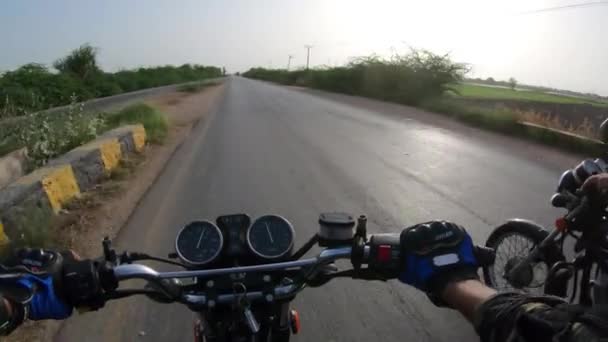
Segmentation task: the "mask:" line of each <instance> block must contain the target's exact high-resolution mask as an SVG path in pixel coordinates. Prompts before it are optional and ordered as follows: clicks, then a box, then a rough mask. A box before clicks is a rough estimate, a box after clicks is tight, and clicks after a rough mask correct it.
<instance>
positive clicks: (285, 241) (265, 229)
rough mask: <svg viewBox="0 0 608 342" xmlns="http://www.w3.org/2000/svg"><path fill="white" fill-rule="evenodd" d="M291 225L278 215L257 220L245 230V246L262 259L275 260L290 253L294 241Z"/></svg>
mask: <svg viewBox="0 0 608 342" xmlns="http://www.w3.org/2000/svg"><path fill="white" fill-rule="evenodd" d="M294 236H295V233H294V230H293V227H292V226H291V223H289V221H287V220H286V219H284V218H282V217H281V216H278V215H266V216H262V217H260V218H258V219H257V220H255V222H253V224H252V225H251V227H249V230H247V244H248V245H249V248H250V249H251V251H252V252H253V253H255V254H256V255H257V256H259V257H262V258H264V259H277V258H281V257H283V256H285V255H286V254H287V253H289V252H290V251H291V248H292V247H293V240H294Z"/></svg>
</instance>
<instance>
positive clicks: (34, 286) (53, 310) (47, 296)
mask: <svg viewBox="0 0 608 342" xmlns="http://www.w3.org/2000/svg"><path fill="white" fill-rule="evenodd" d="M76 259H78V256H77V255H76V254H74V253H73V252H67V253H61V254H60V253H57V252H53V251H45V250H40V249H23V250H20V251H18V252H17V253H16V262H17V263H18V264H20V265H23V266H25V267H26V268H28V269H29V270H30V271H31V272H32V273H34V274H27V275H24V276H23V277H22V278H20V279H19V280H18V281H17V283H18V284H19V285H21V286H23V287H25V288H26V289H28V290H29V291H30V293H31V294H32V297H31V299H30V300H29V301H28V302H26V303H23V305H24V306H25V307H26V308H27V317H28V318H29V319H31V320H42V319H65V318H68V317H69V316H70V315H71V314H72V306H71V305H69V304H67V302H66V300H65V299H64V298H63V296H62V294H61V293H60V292H61V289H60V286H59V285H60V284H59V283H60V282H61V278H62V269H63V267H64V266H65V264H66V263H69V262H73V261H75V260H76Z"/></svg>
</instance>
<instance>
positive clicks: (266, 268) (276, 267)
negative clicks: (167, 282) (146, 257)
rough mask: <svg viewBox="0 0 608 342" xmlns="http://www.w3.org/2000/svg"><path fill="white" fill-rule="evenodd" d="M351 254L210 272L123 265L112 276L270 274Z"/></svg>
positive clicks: (327, 253) (331, 252) (345, 250)
mask: <svg viewBox="0 0 608 342" xmlns="http://www.w3.org/2000/svg"><path fill="white" fill-rule="evenodd" d="M351 252H352V248H351V247H340V248H331V249H326V250H323V251H322V252H321V253H320V254H319V255H318V256H317V257H315V258H309V259H303V260H295V261H285V262H277V263H272V264H265V265H253V266H239V267H230V268H217V269H212V270H194V271H173V272H157V271H155V270H154V269H153V268H151V267H148V266H146V265H142V264H123V265H118V266H116V267H114V276H115V277H116V279H117V280H118V281H121V280H127V279H144V280H148V281H154V280H160V279H174V278H194V277H196V278H202V279H204V278H209V277H217V276H221V275H228V274H236V273H251V272H272V271H280V270H287V269H296V268H303V267H308V266H318V265H323V264H325V263H331V262H333V261H336V260H338V259H349V258H350V255H351Z"/></svg>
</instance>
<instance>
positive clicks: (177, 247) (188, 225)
mask: <svg viewBox="0 0 608 342" xmlns="http://www.w3.org/2000/svg"><path fill="white" fill-rule="evenodd" d="M201 223H204V224H209V225H211V226H212V227H213V228H215V230H216V231H217V233H218V234H219V236H220V246H219V248H218V249H217V252H216V253H215V254H214V255H213V256H212V257H210V258H208V259H207V260H205V261H192V260H190V259H188V258H186V257H185V256H184V255H183V253H182V251H180V250H179V246H178V243H177V242H178V241H179V237H180V235H181V234H182V233H183V231H184V230H185V229H187V228H188V227H190V226H191V225H194V224H201ZM223 249H224V234H222V231H221V230H220V228H219V227H218V226H217V225H216V224H215V223H213V222H211V221H209V220H196V221H192V222H190V223H188V224H187V225H185V226H184V227H183V228H182V229H180V230H179V232H178V233H177V236H176V237H175V252H176V253H177V256H178V257H179V258H180V260H181V261H183V262H184V263H186V264H188V265H191V266H204V265H208V264H210V263H212V262H213V261H215V260H216V259H217V257H218V256H219V255H220V253H221V252H222V250H223Z"/></svg>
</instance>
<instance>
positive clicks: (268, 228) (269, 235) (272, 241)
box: [266, 223, 274, 243]
mask: <svg viewBox="0 0 608 342" xmlns="http://www.w3.org/2000/svg"><path fill="white" fill-rule="evenodd" d="M266 231H267V232H268V237H269V238H270V243H274V240H273V239H272V234H270V227H268V223H266Z"/></svg>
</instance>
